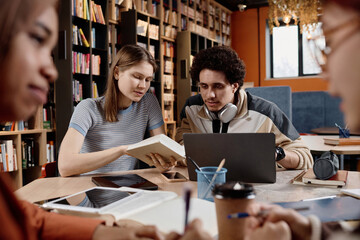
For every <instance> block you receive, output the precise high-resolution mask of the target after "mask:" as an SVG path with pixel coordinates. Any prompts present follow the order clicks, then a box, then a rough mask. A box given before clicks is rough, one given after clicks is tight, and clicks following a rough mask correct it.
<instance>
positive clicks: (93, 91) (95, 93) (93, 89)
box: [91, 81, 100, 98]
mask: <svg viewBox="0 0 360 240" xmlns="http://www.w3.org/2000/svg"><path fill="white" fill-rule="evenodd" d="M91 94H92V96H91V97H93V98H98V97H100V96H99V90H98V87H97V84H96V82H95V81H93V82H92V84H91Z"/></svg>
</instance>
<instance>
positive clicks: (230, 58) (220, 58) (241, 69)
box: [190, 46, 246, 89]
mask: <svg viewBox="0 0 360 240" xmlns="http://www.w3.org/2000/svg"><path fill="white" fill-rule="evenodd" d="M203 69H209V70H214V71H221V72H223V73H224V74H225V76H226V79H227V80H228V81H229V82H230V84H233V83H239V89H240V88H241V87H242V85H243V83H244V78H245V73H246V69H245V63H244V62H243V61H242V60H241V59H240V58H239V56H238V55H237V53H236V52H235V51H234V50H233V49H231V48H230V47H226V46H216V47H212V48H208V49H204V50H201V51H199V52H198V53H197V54H196V55H195V57H194V60H193V63H192V66H191V70H190V73H191V78H192V79H193V80H195V81H196V82H199V75H200V72H201V71H202V70H203Z"/></svg>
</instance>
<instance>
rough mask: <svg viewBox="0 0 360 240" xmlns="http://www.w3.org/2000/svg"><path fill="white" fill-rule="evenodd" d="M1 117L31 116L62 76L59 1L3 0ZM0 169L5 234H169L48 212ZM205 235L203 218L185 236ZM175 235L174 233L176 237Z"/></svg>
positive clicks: (138, 236) (14, 236) (108, 236)
mask: <svg viewBox="0 0 360 240" xmlns="http://www.w3.org/2000/svg"><path fill="white" fill-rule="evenodd" d="M0 6H1V7H0V86H1V87H0V122H6V121H19V120H27V119H29V118H30V117H31V116H32V115H33V114H34V113H35V111H36V109H37V108H38V107H39V106H41V105H43V104H44V103H45V102H46V100H47V94H48V91H49V84H50V83H52V82H54V81H55V79H56V78H57V75H58V73H57V70H56V68H55V66H54V63H53V60H52V58H51V52H52V49H53V48H54V46H55V45H56V41H57V33H58V16H57V1H56V0H47V1H42V0H11V1H10V0H0ZM10 185H11V180H10V178H9V177H8V176H7V174H6V173H0V222H1V230H0V239H17V240H19V239H30V240H32V239H158V240H160V239H170V237H171V236H173V235H174V233H172V234H170V235H168V236H164V235H163V234H161V233H160V232H159V231H158V230H157V229H156V227H154V226H142V225H141V226H137V227H135V226H134V227H109V226H105V225H103V223H104V222H103V221H101V220H95V219H90V218H80V217H74V216H65V215H60V214H57V213H50V212H46V211H44V210H42V209H40V208H38V207H37V206H35V205H33V204H31V203H29V202H26V201H19V200H17V198H16V196H15V195H14V194H13V190H12V188H11V187H10ZM193 234H205V233H203V232H202V231H201V226H200V223H199V221H198V220H195V221H193V222H192V223H190V224H189V227H188V231H186V233H185V235H184V236H180V235H177V239H191V236H192V235H193ZM172 239H174V238H172Z"/></svg>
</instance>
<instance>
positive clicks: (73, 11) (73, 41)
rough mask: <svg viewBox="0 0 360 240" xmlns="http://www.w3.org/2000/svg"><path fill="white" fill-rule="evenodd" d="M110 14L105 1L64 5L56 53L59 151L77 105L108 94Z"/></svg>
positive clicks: (79, 0) (78, 0)
mask: <svg viewBox="0 0 360 240" xmlns="http://www.w3.org/2000/svg"><path fill="white" fill-rule="evenodd" d="M108 14H109V11H108V1H105V0H94V1H91V0H72V1H63V2H62V3H61V9H60V14H59V17H60V21H59V42H58V45H57V48H56V50H55V63H56V66H57V68H58V70H59V78H58V80H57V82H56V103H57V104H56V111H57V112H58V113H59V112H60V113H61V114H57V115H56V122H57V128H56V149H59V147H60V144H61V141H62V139H63V137H64V135H65V133H66V131H67V129H68V125H69V122H70V119H71V115H72V113H73V111H74V107H76V105H77V104H78V102H80V101H81V100H82V99H85V98H91V97H98V96H101V95H102V94H103V93H104V91H105V88H106V81H107V77H108V66H109V39H108V34H109V32H108V31H109V30H108V28H109V17H108ZM80 29H81V31H80ZM84 38H85V39H86V41H85V40H84ZM85 42H88V44H86V43H85Z"/></svg>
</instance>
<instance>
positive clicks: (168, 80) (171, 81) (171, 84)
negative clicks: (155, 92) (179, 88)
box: [163, 74, 174, 89]
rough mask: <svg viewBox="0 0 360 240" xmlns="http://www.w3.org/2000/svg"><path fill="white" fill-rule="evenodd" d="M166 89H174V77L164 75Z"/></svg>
mask: <svg viewBox="0 0 360 240" xmlns="http://www.w3.org/2000/svg"><path fill="white" fill-rule="evenodd" d="M163 80H164V88H165V89H173V87H174V75H168V74H164V76H163Z"/></svg>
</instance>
